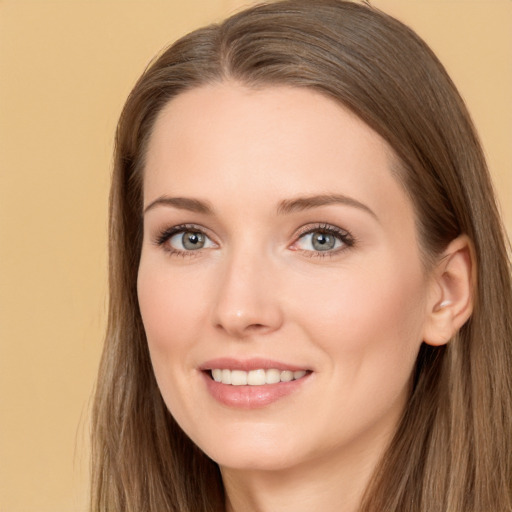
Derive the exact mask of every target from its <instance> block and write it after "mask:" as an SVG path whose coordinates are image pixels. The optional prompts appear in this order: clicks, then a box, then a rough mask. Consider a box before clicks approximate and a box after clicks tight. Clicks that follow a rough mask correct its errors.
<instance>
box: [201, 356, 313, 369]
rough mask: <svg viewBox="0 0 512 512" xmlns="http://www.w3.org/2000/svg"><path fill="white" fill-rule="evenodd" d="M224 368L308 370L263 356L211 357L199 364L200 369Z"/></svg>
mask: <svg viewBox="0 0 512 512" xmlns="http://www.w3.org/2000/svg"><path fill="white" fill-rule="evenodd" d="M216 368H219V369H223V370H224V369H225V370H243V371H246V372H249V371H251V370H261V369H263V370H270V369H276V370H289V371H292V372H296V371H300V370H308V368H306V367H305V366H300V365H295V364H289V363H283V362H281V361H275V360H272V359H265V358H260V357H256V358H251V359H234V358H232V357H220V358H217V359H211V360H209V361H206V362H205V363H203V364H201V366H200V367H199V369H200V370H202V371H206V370H213V369H216Z"/></svg>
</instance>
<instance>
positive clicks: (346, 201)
mask: <svg viewBox="0 0 512 512" xmlns="http://www.w3.org/2000/svg"><path fill="white" fill-rule="evenodd" d="M330 204H342V205H346V206H352V207H354V208H358V209H359V210H363V211H364V212H366V213H369V214H370V215H371V216H372V217H374V218H375V219H376V220H378V218H377V215H376V214H375V212H374V211H373V210H372V209H371V208H369V207H368V206H366V205H365V204H364V203H361V202H360V201H358V200H357V199H354V198H353V197H349V196H345V195H342V194H322V195H315V196H308V197H298V198H296V199H286V200H284V201H281V202H280V203H279V206H278V208H277V213H279V214H289V213H294V212H300V211H303V210H309V209H311V208H318V207H319V206H327V205H330Z"/></svg>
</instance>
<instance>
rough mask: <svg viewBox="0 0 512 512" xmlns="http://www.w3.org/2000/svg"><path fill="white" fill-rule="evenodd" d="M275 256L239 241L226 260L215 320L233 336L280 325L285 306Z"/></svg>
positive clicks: (215, 309)
mask: <svg viewBox="0 0 512 512" xmlns="http://www.w3.org/2000/svg"><path fill="white" fill-rule="evenodd" d="M271 260H272V258H271V257H270V256H269V255H268V254H265V251H264V250H262V249H261V247H259V248H256V247H254V244H252V243H247V244H243V243H242V244H237V247H233V248H232V249H231V250H230V251H229V254H228V255H227V256H226V259H225V261H224V262H223V271H222V272H220V274H219V279H218V293H217V297H216V299H217V300H216V303H215V305H214V314H213V321H214V324H215V326H216V327H217V328H219V329H222V330H223V331H225V332H226V333H228V334H230V335H231V336H234V337H237V338H245V337H247V336H249V335H251V334H255V333H259V334H265V333H269V332H272V331H274V330H276V329H278V328H279V327H280V326H281V323H282V310H281V304H280V301H279V296H278V290H277V289H275V287H274V286H272V284H273V283H275V282H277V280H276V279H275V277H276V276H274V275H273V274H274V273H275V272H276V269H275V265H273V262H272V261H271Z"/></svg>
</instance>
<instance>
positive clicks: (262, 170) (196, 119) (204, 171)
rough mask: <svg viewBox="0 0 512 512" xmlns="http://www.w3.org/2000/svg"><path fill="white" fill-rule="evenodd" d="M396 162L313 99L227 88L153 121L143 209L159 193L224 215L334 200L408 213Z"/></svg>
mask: <svg viewBox="0 0 512 512" xmlns="http://www.w3.org/2000/svg"><path fill="white" fill-rule="evenodd" d="M397 161H398V159H397V158H396V157H395V155H394V153H393V151H392V149H391V148H390V147H389V145H388V144H387V143H386V142H385V141H384V140H383V139H382V138H381V137H380V136H379V135H378V134H377V133H376V132H374V131H373V130H372V129H371V128H370V127H369V126H368V125H366V124H365V123H364V122H363V121H361V120H360V119H359V118H358V117H357V116H356V115H355V114H353V113H352V112H351V111H349V110H348V109H347V108H345V107H344V106H343V105H341V104H339V103H337V102H336V101H334V100H333V99H331V98H328V97H327V96H325V95H323V94H321V93H320V92H317V91H314V90H311V89H306V88H298V87H291V86H279V87H277V86H271V87H265V88H260V89H252V88H248V87H245V86H242V85H240V84H236V83H232V82H227V83H221V84H215V85H208V86H202V87H199V88H196V89H192V90H189V91H187V92H185V93H183V94H180V95H179V96H177V97H176V98H174V99H173V100H172V101H170V102H169V103H168V104H167V105H166V106H165V108H164V109H163V110H162V111H161V113H160V115H159V116H158V118H157V120H156V122H155V125H154V128H153V132H152V135H151V137H150V140H149V144H148V149H147V155H146V166H145V169H144V174H145V176H144V203H145V204H146V205H147V204H148V202H150V201H153V200H154V199H156V198H157V197H158V196H160V195H162V194H166V195H173V196H186V197H195V198H198V199H201V200H203V199H204V200H205V201H207V202H217V203H218V204H219V205H220V206H221V207H223V208H231V211H232V212H234V211H236V209H237V208H238V209H245V208H247V207H249V206H252V207H254V208H259V207H261V206H262V205H268V206H269V207H274V205H275V204H276V203H278V202H279V201H282V200H286V199H288V198H290V197H295V196H304V195H314V194H332V193H339V194H345V195H349V196H351V197H353V198H354V199H356V200H358V201H361V202H365V203H370V204H371V206H370V208H371V209H372V210H374V211H376V212H377V213H378V214H379V216H380V217H383V218H386V217H395V216H396V214H397V212H398V213H400V214H402V215H408V216H412V214H413V212H412V205H411V204H410V201H409V200H408V198H407V194H406V193H405V191H404V189H403V187H402V185H401V184H400V182H399V180H398V179H397V178H396V172H395V171H394V169H395V168H397V167H398V165H397Z"/></svg>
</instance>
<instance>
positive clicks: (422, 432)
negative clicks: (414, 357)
mask: <svg viewBox="0 0 512 512" xmlns="http://www.w3.org/2000/svg"><path fill="white" fill-rule="evenodd" d="M226 79H230V80H235V81H238V82H240V83H243V84H245V85H246V86H249V87H266V86H272V85H274V84H287V85H292V86H296V87H307V88H311V89H314V90H316V91H320V92H322V93H323V94H325V95H327V96H328V97H330V98H332V99H333V100H335V101H337V102H340V103H342V104H343V105H345V106H346V107H348V108H349V109H351V110H352V111H353V112H354V113H355V114H357V115H358V116H359V117H360V118H361V119H362V120H363V121H364V122H366V123H367V124H368V125H369V126H370V127H372V128H373V129H374V130H375V131H376V132H377V133H379V134H380V135H381V136H382V137H383V138H384V139H385V140H386V141H387V142H388V143H389V145H390V146H391V147H392V148H393V150H394V151H395V153H396V155H397V156H398V158H399V160H400V162H401V166H400V169H397V170H395V171H396V175H397V177H398V179H400V180H401V181H402V182H403V184H404V186H405V189H406V190H407V192H408V194H409V195H410V197H411V198H412V200H413V204H414V207H415V211H416V217H417V226H418V232H419V234H420V239H421V245H422V250H423V254H424V256H425V261H426V262H428V261H432V260H433V259H434V258H435V256H436V255H438V254H439V253H440V252H441V251H442V250H443V249H444V248H445V247H446V245H447V244H448V243H449V242H450V241H451V240H453V239H454V238H455V237H456V236H458V235H459V234H461V233H465V234H466V235H467V236H468V237H469V238H470V239H471V241H472V243H473V245H474V249H475V259H476V267H477V271H476V288H475V290H476V291H475V294H476V296H475V308H474V312H473V315H472V317H471V318H470V320H469V321H468V322H467V323H466V324H465V325H464V326H463V327H462V329H461V330H460V331H459V333H458V334H457V335H456V336H455V337H454V338H453V339H452V340H451V341H450V342H449V343H448V345H447V346H445V347H439V348H435V347H429V346H427V345H423V346H422V348H421V349H420V353H419V356H418V361H417V365H416V369H415V375H414V383H415V385H414V390H413V392H412V395H411V397H410V399H409V403H408V404H407V407H406V410H405V412H404V415H403V418H402V421H401V423H400V425H399V427H398V430H397V433H396V435H395V437H394V439H393V441H392V443H391V444H390V446H389V447H388V449H387V452H386V453H385V455H384V457H383V459H382V461H381V463H380V464H379V466H378V467H377V468H376V470H375V472H374V475H373V477H372V479H371V481H370V483H369V486H368V488H367V490H366V493H365V495H364V498H363V503H362V504H361V508H360V510H361V512H363V511H364V512H370V511H373V512H375V511H379V512H380V511H401V512H403V511H411V512H504V511H510V510H512V424H511V422H512V361H511V357H512V290H511V269H510V263H509V259H508V256H507V246H506V241H505V240H506V237H505V234H504V231H503V228H502V224H501V222H500V218H499V214H498V211H497V208H496V204H495V200H494V194H493V190H492V186H491V183H490V179H489V175H488V171H487V167H486V163H485V159H484V156H483V153H482V149H481V146H480V143H479V141H478V138H477V135H476V133H475V130H474V128H473V125H472V122H471V120H470V117H469V114H468V112H467V110H466V108H465V105H464V103H463V101H462V99H461V97H460V96H459V94H458V92H457V91H456V88H455V86H454V85H453V83H452V82H451V80H450V78H449V77H448V75H447V73H446V72H445V70H444V68H443V66H442V65H441V64H440V63H439V61H438V60H437V58H436V57H435V56H434V54H433V53H432V52H431V50H430V49H429V48H428V47H427V46H426V44H425V43H424V42H423V41H422V40H421V39H420V38H419V37H418V36H417V35H416V34H415V33H414V32H412V31H411V30H410V29H409V28H407V27H406V26H404V25H403V24H402V23H400V22H398V21H397V20H395V19H393V18H391V17H390V16H387V15H385V14H383V13H382V12H380V11H378V10H376V9H374V8H372V7H370V6H368V5H366V4H361V3H354V2H350V1H343V0H315V1H312V0H288V1H283V2H275V3H270V4H266V5H261V6H257V7H253V8H250V9H248V10H246V11H243V12H241V13H239V14H236V15H234V16H232V17H231V18H229V19H227V20H226V21H225V22H223V23H221V24H219V25H213V26H209V27H206V28H203V29H200V30H197V31H195V32H193V33H191V34H189V35H187V36H185V37H184V38H182V39H181V40H179V41H178V42H176V43H175V44H174V45H172V46H171V47H170V48H168V49H167V50H166V51H165V52H163V53H162V54H161V55H160V56H159V57H158V58H157V59H156V60H155V61H154V62H153V63H152V64H151V66H150V67H149V68H148V69H147V70H146V71H145V73H144V74H143V75H142V77H141V78H140V79H139V81H138V83H137V84H136V86H135V88H134V89H133V91H132V93H131V94H130V96H129V98H128V100H127V102H126V105H125V107H124V110H123V113H122V115H121V119H120V121H119V125H118V131H117V139H116V151H115V167H114V175H113V182H112V189H111V196H110V305H109V319H108V331H107V335H106V342H105V348H104V352H103V356H102V360H101V366H100V370H99V378H98V383H97V390H96V396H95V403H94V410H93V425H92V428H93V452H92V498H91V510H92V511H93V512H100V511H103V512H113V511H122V512H143V511H152V512H161V511H164V510H165V511H176V512H177V511H180V512H185V511H188V512H206V511H212V512H213V511H216V512H218V511H222V510H224V495H223V487H222V481H221V478H220V473H219V469H218V467H217V465H216V464H215V463H214V462H213V461H211V460H210V459H208V458H207V457H206V456H205V455H204V454H203V453H202V452H201V451H200V450H199V449H198V448H197V447H196V446H194V445H193V443H192V442H191V441H190V440H189V439H188V438H187V436H186V435H185V434H184V433H183V432H182V431H181V430H180V428H179V427H178V426H177V425H176V423H175V422H174V420H173V418H172V416H171V415H170V413H169V412H168V411H167V409H166V407H165V405H164V403H163V400H162V398H161V396H160V393H159V390H158V388H157V384H156V381H155V378H154V376H153V371H152V368H151V363H150V359H149V354H148V347H147V343H146V339H145V334H144V329H143V327H142V321H141V316H140V312H139V308H138V302H137V291H136V280H137V267H138V262H139V257H140V252H141V239H142V225H141V209H142V197H141V196H142V194H141V191H142V170H143V167H144V156H145V151H146V146H147V141H148V138H149V137H150V135H151V130H152V127H153V124H154V121H155V118H156V117H157V115H158V114H159V112H160V111H161V109H162V108H163V106H164V105H166V104H167V103H168V102H169V101H170V100H171V99H172V98H173V97H175V96H176V95H178V94H180V93H181V92H183V91H185V90H187V89H190V88H194V87H198V86H200V85H204V84H207V83H217V82H221V81H223V80H226Z"/></svg>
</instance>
